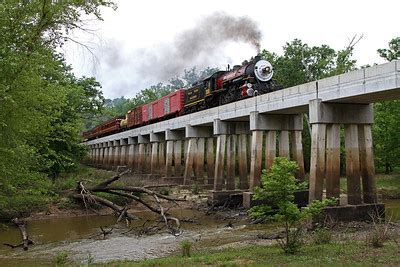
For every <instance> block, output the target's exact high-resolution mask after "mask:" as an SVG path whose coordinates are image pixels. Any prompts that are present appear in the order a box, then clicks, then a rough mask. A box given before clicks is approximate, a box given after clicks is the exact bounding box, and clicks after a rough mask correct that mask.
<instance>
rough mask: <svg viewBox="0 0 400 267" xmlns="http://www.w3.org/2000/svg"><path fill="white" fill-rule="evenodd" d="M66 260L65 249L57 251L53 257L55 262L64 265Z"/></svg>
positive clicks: (66, 253)
mask: <svg viewBox="0 0 400 267" xmlns="http://www.w3.org/2000/svg"><path fill="white" fill-rule="evenodd" d="M67 260H68V252H66V251H61V252H58V253H57V255H56V258H55V261H56V264H57V265H64V264H66V263H67Z"/></svg>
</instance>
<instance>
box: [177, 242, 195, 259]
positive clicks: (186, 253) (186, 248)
mask: <svg viewBox="0 0 400 267" xmlns="http://www.w3.org/2000/svg"><path fill="white" fill-rule="evenodd" d="M180 245H181V249H182V256H183V257H190V250H191V248H192V245H193V243H192V242H191V241H190V240H187V239H185V240H183V241H182V242H181V244H180Z"/></svg>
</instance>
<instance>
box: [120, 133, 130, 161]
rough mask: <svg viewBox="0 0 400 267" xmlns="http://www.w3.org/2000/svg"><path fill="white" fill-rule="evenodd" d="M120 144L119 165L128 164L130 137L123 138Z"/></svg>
mask: <svg viewBox="0 0 400 267" xmlns="http://www.w3.org/2000/svg"><path fill="white" fill-rule="evenodd" d="M120 146H121V148H120V154H119V165H120V166H126V165H127V163H128V138H122V139H121V140H120Z"/></svg>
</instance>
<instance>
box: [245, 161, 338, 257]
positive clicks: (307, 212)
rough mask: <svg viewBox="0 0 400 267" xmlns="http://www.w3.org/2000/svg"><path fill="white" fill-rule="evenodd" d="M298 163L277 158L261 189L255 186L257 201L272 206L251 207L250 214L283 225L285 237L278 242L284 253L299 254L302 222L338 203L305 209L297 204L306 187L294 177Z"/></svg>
mask: <svg viewBox="0 0 400 267" xmlns="http://www.w3.org/2000/svg"><path fill="white" fill-rule="evenodd" d="M297 170H298V166H297V163H296V162H294V161H289V160H288V159H287V158H283V157H277V158H275V160H274V163H273V165H272V166H271V169H270V170H269V171H268V172H266V171H265V170H264V171H263V175H262V178H261V184H262V186H261V187H256V189H255V193H254V197H253V198H254V199H256V200H268V203H269V204H266V205H260V206H255V207H253V208H251V210H250V215H251V216H252V217H254V218H262V219H266V220H272V221H277V222H282V223H283V227H284V229H285V231H284V232H285V234H284V235H285V237H284V238H283V239H282V240H280V241H279V244H280V245H281V248H282V249H283V251H284V252H285V253H289V254H293V253H296V252H297V251H298V250H299V249H300V247H301V245H302V243H303V242H302V237H303V231H302V228H303V227H302V226H303V225H302V223H303V222H304V221H306V220H307V219H309V218H310V217H312V216H315V215H317V214H318V213H320V212H321V210H322V208H324V207H325V206H327V205H332V204H334V203H335V200H324V201H313V203H311V204H309V205H308V206H307V207H306V208H304V209H303V210H300V208H299V207H297V205H296V204H295V203H294V193H295V192H296V191H300V190H303V189H305V188H306V184H305V183H299V182H298V181H297V180H296V178H295V173H296V172H297Z"/></svg>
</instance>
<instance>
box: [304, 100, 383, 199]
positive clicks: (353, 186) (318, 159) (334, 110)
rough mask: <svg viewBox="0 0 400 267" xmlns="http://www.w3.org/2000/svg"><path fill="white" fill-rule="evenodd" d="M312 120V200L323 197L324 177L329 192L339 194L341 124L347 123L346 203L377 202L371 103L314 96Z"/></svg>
mask: <svg viewBox="0 0 400 267" xmlns="http://www.w3.org/2000/svg"><path fill="white" fill-rule="evenodd" d="M310 123H311V124H312V136H311V139H312V140H311V166H310V198H309V199H310V201H312V200H314V199H322V191H323V183H324V178H326V196H327V197H337V198H338V197H339V196H340V124H344V133H345V140H344V141H345V154H346V176H347V203H348V204H350V205H358V204H361V203H362V201H364V202H365V203H376V184H375V179H374V162H373V154H372V134H371V124H372V123H373V111H372V105H371V104H369V105H366V104H337V103H322V101H321V100H320V99H315V100H312V101H310ZM325 158H326V161H325ZM361 177H362V185H363V186H362V187H361ZM361 189H362V190H363V192H362V190H361Z"/></svg>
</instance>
